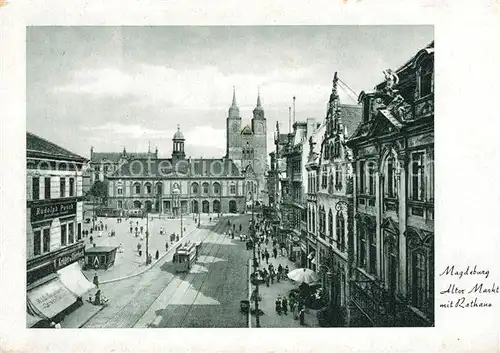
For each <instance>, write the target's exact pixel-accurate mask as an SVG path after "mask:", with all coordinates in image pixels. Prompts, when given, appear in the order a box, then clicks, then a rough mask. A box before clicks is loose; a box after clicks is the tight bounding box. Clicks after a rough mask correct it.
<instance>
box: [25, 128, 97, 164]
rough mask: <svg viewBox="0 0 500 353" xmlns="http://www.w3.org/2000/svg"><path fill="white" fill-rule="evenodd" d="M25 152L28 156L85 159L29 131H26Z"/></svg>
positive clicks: (83, 160)
mask: <svg viewBox="0 0 500 353" xmlns="http://www.w3.org/2000/svg"><path fill="white" fill-rule="evenodd" d="M26 154H27V156H28V157H50V158H54V159H60V160H69V161H76V162H82V163H84V162H86V161H87V159H86V158H84V157H82V156H80V155H78V154H76V153H73V152H71V151H69V150H67V149H65V148H63V147H61V146H58V145H56V144H55V143H53V142H50V141H48V140H46V139H44V138H42V137H40V136H37V135H35V134H32V133H31V132H26Z"/></svg>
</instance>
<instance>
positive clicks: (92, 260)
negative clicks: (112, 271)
mask: <svg viewBox="0 0 500 353" xmlns="http://www.w3.org/2000/svg"><path fill="white" fill-rule="evenodd" d="M117 249H118V247H116V246H94V247H93V248H88V249H86V250H85V269H86V270H90V269H94V270H98V269H102V270H107V269H108V268H109V267H111V266H113V265H114V264H115V257H116V250H117Z"/></svg>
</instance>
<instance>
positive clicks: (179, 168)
mask: <svg viewBox="0 0 500 353" xmlns="http://www.w3.org/2000/svg"><path fill="white" fill-rule="evenodd" d="M172 142H173V150H172V151H173V152H172V157H171V158H168V159H166V158H148V159H144V158H136V159H130V160H126V161H123V162H122V164H121V165H120V167H119V168H118V169H117V170H116V171H115V172H114V173H113V174H112V175H108V177H107V180H108V199H107V202H108V207H109V208H112V209H119V210H124V211H126V212H134V211H138V210H143V211H147V212H158V213H162V214H166V215H170V216H178V215H180V214H181V213H183V214H184V213H220V212H222V213H240V212H243V211H244V209H245V192H246V182H247V180H246V179H245V177H244V176H243V175H242V174H241V173H240V170H239V169H238V167H237V166H236V165H235V163H234V162H233V161H232V160H230V159H227V158H221V159H192V158H186V153H185V150H184V143H185V138H184V135H183V133H182V132H181V131H180V129H178V131H177V132H176V133H175V134H174V137H173V139H172Z"/></svg>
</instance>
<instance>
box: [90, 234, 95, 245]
mask: <svg viewBox="0 0 500 353" xmlns="http://www.w3.org/2000/svg"><path fill="white" fill-rule="evenodd" d="M89 240H90V244H92V242H93V241H94V237H93V236H92V235H91V236H90V238H89Z"/></svg>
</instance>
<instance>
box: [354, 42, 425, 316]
mask: <svg viewBox="0 0 500 353" xmlns="http://www.w3.org/2000/svg"><path fill="white" fill-rule="evenodd" d="M384 74H385V78H386V80H385V82H383V83H381V84H379V85H377V86H376V87H375V90H374V91H373V92H361V94H360V96H359V101H360V103H362V104H363V122H362V123H361V125H360V126H359V128H358V129H357V130H356V132H355V133H354V136H352V137H351V138H350V140H349V141H348V146H349V147H350V148H352V150H353V153H354V160H355V194H354V205H355V207H354V215H355V217H354V229H355V236H354V243H355V244H354V246H355V260H356V262H355V264H354V265H355V270H354V271H353V277H352V278H351V280H352V281H351V290H350V291H351V298H352V299H353V301H352V303H353V308H356V309H357V311H358V313H360V315H359V316H360V317H363V318H364V322H363V323H360V324H362V325H372V326H432V325H433V324H434V163H433V162H434V84H433V82H434V42H432V43H431V44H429V45H428V46H427V47H425V48H423V49H422V50H420V51H419V52H418V53H417V54H416V55H415V56H414V57H412V58H411V59H410V60H409V61H408V62H407V63H405V64H404V65H403V66H402V67H400V68H399V69H398V70H396V71H395V72H393V71H391V70H386V71H384Z"/></svg>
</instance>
